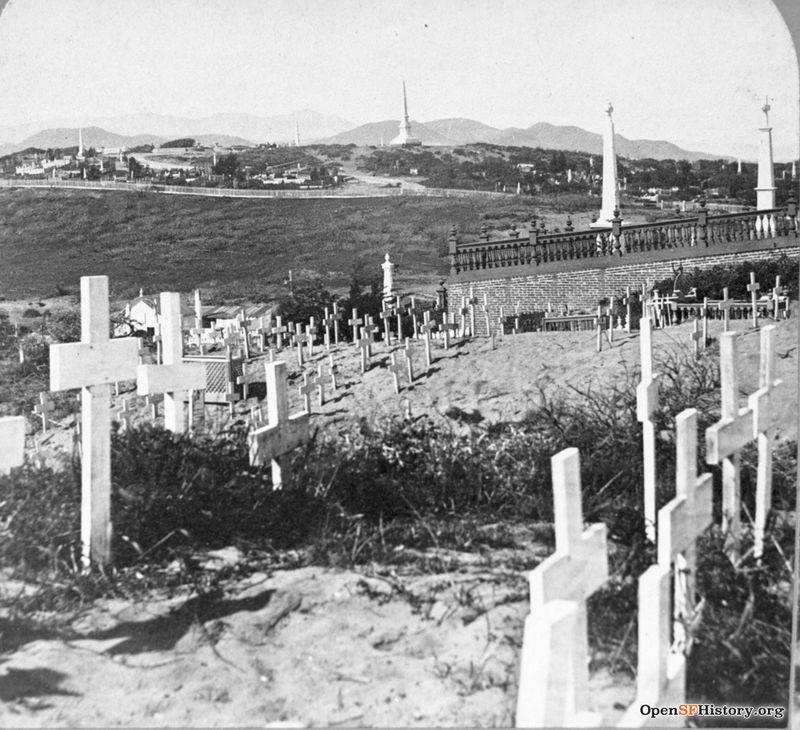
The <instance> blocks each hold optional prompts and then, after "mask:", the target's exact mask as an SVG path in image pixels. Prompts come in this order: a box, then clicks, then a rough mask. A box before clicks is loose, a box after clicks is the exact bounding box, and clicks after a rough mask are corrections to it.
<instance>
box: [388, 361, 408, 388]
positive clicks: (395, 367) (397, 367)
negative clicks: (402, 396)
mask: <svg viewBox="0 0 800 730" xmlns="http://www.w3.org/2000/svg"><path fill="white" fill-rule="evenodd" d="M387 369H388V370H389V372H391V374H392V380H393V381H394V392H395V393H399V392H400V375H401V374H402V373H403V370H404V369H405V368H404V366H403V363H401V362H397V356H396V353H394V352H392V353H390V355H389V365H388V366H387Z"/></svg>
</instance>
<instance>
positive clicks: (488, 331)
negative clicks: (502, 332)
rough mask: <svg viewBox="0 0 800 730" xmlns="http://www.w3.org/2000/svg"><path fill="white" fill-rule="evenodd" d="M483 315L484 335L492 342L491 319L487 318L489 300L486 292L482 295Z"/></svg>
mask: <svg viewBox="0 0 800 730" xmlns="http://www.w3.org/2000/svg"><path fill="white" fill-rule="evenodd" d="M482 308H483V317H484V320H485V324H486V336H487V337H491V338H492V342H494V333H493V332H492V324H491V320H490V319H489V300H488V299H487V297H486V294H484V295H483V307H482Z"/></svg>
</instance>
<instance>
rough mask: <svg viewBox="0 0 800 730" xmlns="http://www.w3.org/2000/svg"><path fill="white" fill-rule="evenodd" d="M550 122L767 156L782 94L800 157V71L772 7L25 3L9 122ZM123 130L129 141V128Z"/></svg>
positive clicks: (752, 1) (13, 25) (5, 33)
mask: <svg viewBox="0 0 800 730" xmlns="http://www.w3.org/2000/svg"><path fill="white" fill-rule="evenodd" d="M404 78H405V79H406V81H407V84H408V89H409V106H410V112H411V116H412V118H413V119H418V120H420V121H425V120H431V119H438V118H443V117H469V118H472V119H477V120H479V121H482V122H485V123H487V124H491V125H493V126H497V127H507V126H518V127H527V126H530V125H531V124H533V123H535V122H539V121H547V122H552V123H554V124H574V125H577V126H580V127H583V128H585V129H589V130H592V131H597V132H599V131H601V130H602V121H603V109H604V107H605V105H606V102H607V101H608V100H609V99H610V100H612V101H613V104H614V108H615V114H614V117H615V123H616V128H617V131H618V132H620V133H621V134H623V135H625V136H627V137H630V138H651V139H667V140H669V141H672V142H675V143H677V144H680V145H681V146H683V147H685V148H688V149H695V150H704V151H708V152H718V153H720V154H722V153H726V154H732V155H737V154H740V155H743V156H745V157H754V155H755V150H756V145H757V127H758V126H759V125H761V123H762V120H763V115H762V113H761V111H760V107H761V106H762V105H763V103H764V97H765V96H769V98H770V103H771V105H772V112H771V113H770V121H771V122H772V124H773V127H774V131H773V139H774V145H775V149H776V157H777V158H778V159H784V158H786V159H788V158H790V157H791V156H793V155H794V156H796V155H797V154H798V149H797V144H798V132H797V130H798V89H797V63H796V60H795V55H794V51H793V46H792V41H791V36H790V35H789V32H788V30H787V29H786V27H785V25H784V23H783V20H782V19H781V16H780V14H779V13H778V11H777V9H776V8H775V6H774V5H773V4H772V2H771V0H700V1H698V0H603V1H602V2H598V1H596V0H446V1H444V0H10V2H9V3H8V5H7V6H6V8H5V10H4V12H3V13H2V15H1V16H0V126H7V125H19V124H26V123H29V122H31V121H37V122H38V121H42V122H47V121H49V120H54V119H64V118H73V119H74V118H81V117H82V118H86V119H89V118H91V117H98V116H104V117H108V116H116V115H122V114H128V113H135V112H141V111H147V112H154V113H162V114H173V115H180V116H204V115H208V114H213V113H217V112H225V111H234V112H249V113H253V114H258V115H273V114H283V113H290V112H293V111H295V110H298V109H302V108H311V109H314V110H316V111H319V112H322V113H327V114H335V115H338V116H340V117H343V118H345V119H347V120H350V121H352V122H354V123H356V124H361V123H364V122H369V121H379V120H383V119H397V118H398V117H399V115H400V111H401V91H400V89H401V81H402V79H404ZM112 131H113V130H112Z"/></svg>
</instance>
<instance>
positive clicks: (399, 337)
mask: <svg viewBox="0 0 800 730" xmlns="http://www.w3.org/2000/svg"><path fill="white" fill-rule="evenodd" d="M394 316H395V317H396V318H397V341H398V342H402V340H403V310H402V309H401V307H400V297H399V296H398V297H397V299H396V300H395V304H394Z"/></svg>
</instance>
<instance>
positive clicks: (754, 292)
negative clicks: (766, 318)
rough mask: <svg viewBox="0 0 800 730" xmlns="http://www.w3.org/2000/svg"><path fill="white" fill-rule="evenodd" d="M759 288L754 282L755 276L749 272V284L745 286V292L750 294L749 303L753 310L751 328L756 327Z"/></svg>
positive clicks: (752, 272)
mask: <svg viewBox="0 0 800 730" xmlns="http://www.w3.org/2000/svg"><path fill="white" fill-rule="evenodd" d="M760 288H761V286H760V285H759V284H758V282H757V281H756V274H755V272H754V271H751V272H750V283H749V284H748V285H747V291H749V292H750V303H751V306H752V308H753V327H758V290H759V289H760Z"/></svg>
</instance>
